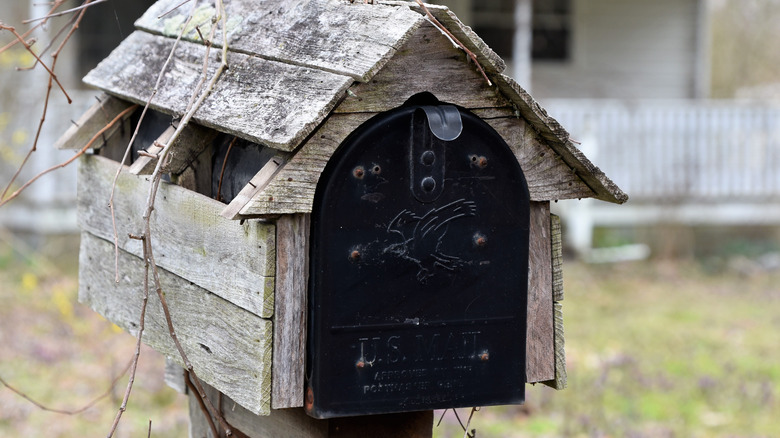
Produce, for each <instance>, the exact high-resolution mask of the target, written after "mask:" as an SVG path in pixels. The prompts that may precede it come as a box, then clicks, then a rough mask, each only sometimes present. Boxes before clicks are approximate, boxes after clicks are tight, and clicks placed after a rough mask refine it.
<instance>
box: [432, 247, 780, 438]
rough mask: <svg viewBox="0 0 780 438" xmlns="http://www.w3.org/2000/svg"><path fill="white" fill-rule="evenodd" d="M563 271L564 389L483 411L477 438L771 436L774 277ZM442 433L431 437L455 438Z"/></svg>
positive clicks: (776, 315) (779, 426)
mask: <svg viewBox="0 0 780 438" xmlns="http://www.w3.org/2000/svg"><path fill="white" fill-rule="evenodd" d="M564 269H565V271H564V272H565V289H566V299H565V300H564V317H565V326H566V353H567V362H568V372H569V387H568V388H567V389H566V390H564V391H560V392H556V391H553V390H550V389H548V388H545V387H541V386H537V387H528V389H527V394H526V398H527V403H526V404H525V405H524V406H519V407H498V408H484V409H482V410H481V411H480V412H479V413H477V414H476V415H475V419H474V420H473V421H472V426H473V427H474V428H476V429H477V432H478V435H477V436H479V437H480V438H483V437H544V436H550V437H558V436H567V437H568V436H570V437H580V436H588V437H589V436H631V437H772V436H780V422H778V421H777V417H776V415H777V412H778V411H779V410H780V401H778V396H780V361H779V360H778V359H780V345H778V337H777V333H778V332H780V273H777V272H775V273H769V272H757V273H754V274H753V275H750V276H744V275H740V274H737V273H735V272H733V271H729V270H724V271H720V272H717V273H708V272H709V271H708V270H705V269H703V268H702V267H700V266H699V265H698V264H696V263H692V262H687V263H671V262H667V263H633V264H621V265H611V266H592V265H591V266H587V265H583V264H579V263H568V264H567V265H565V266H564ZM464 415H466V416H467V415H468V412H466V413H465V414H464V413H463V411H462V412H461V416H464ZM448 423H449V424H448V425H447V426H444V427H443V428H442V429H441V430H439V431H437V432H436V433H437V436H440V437H450V436H463V432H462V430H461V429H460V427H459V426H457V423H455V424H452V421H449V422H448ZM459 430H460V432H458V431H459Z"/></svg>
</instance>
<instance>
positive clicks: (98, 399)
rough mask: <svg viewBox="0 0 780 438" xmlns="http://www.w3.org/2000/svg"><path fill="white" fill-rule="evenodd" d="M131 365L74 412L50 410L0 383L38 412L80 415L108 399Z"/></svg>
mask: <svg viewBox="0 0 780 438" xmlns="http://www.w3.org/2000/svg"><path fill="white" fill-rule="evenodd" d="M131 365H132V362H128V364H127V366H126V367H125V369H124V371H122V372H121V373H120V374H119V375H118V376H116V377H115V378H114V380H112V381H111V385H110V386H109V387H108V389H106V391H105V392H104V393H103V394H101V395H99V396H97V397H95V398H94V399H93V400H92V401H90V402H89V403H87V404H86V405H84V406H82V407H81V408H79V409H74V410H67V409H58V408H50V407H48V406H46V405H44V404H42V403H40V402H37V401H35V400H34V399H32V398H31V397H29V396H28V395H26V394H25V393H23V392H22V391H20V390H18V389H16V388H14V387H13V386H11V385H10V384H9V383H8V382H7V381H6V380H5V379H3V378H2V377H0V383H2V384H3V386H5V387H6V388H8V389H9V390H10V391H11V392H13V393H14V394H16V395H18V396H19V397H21V398H23V399H25V400H27V401H28V402H30V403H32V404H34V405H35V406H36V407H37V408H38V409H40V410H42V411H46V412H53V413H55V414H63V415H78V414H80V413H82V412H84V411H86V410H87V409H89V408H91V407H92V406H95V405H96V404H97V402H99V401H100V400H103V399H104V398H106V397H108V396H109V395H111V392H112V391H113V389H114V387H115V386H116V384H117V382H119V379H121V378H122V376H124V375H125V374H127V370H129V369H130V366H131Z"/></svg>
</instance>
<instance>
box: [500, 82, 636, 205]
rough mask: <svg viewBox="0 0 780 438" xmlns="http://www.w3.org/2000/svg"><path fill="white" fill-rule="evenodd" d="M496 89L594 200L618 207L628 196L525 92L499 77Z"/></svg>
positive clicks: (515, 84)
mask: <svg viewBox="0 0 780 438" xmlns="http://www.w3.org/2000/svg"><path fill="white" fill-rule="evenodd" d="M494 80H495V82H496V86H497V87H498V89H499V90H500V91H501V93H502V94H503V95H504V96H506V98H507V99H508V100H509V101H511V102H512V103H513V104H514V105H515V106H516V107H517V109H518V111H519V112H520V115H522V116H523V118H525V119H526V120H527V121H528V123H529V124H530V125H531V126H532V127H533V128H534V130H536V131H537V132H538V133H539V135H540V136H541V138H542V139H544V140H545V142H546V143H547V144H548V145H549V146H550V148H552V149H553V150H554V151H555V152H556V154H558V155H560V157H561V159H562V160H563V161H564V162H565V163H566V164H567V165H568V166H569V167H570V168H571V169H572V170H573V171H575V172H577V174H578V175H579V177H580V178H581V179H582V181H583V182H584V183H585V184H587V185H588V187H590V188H591V190H593V193H594V197H595V198H597V199H601V200H602V201H607V202H614V203H617V204H622V203H624V202H626V201H627V200H628V195H626V194H625V193H623V191H622V190H620V187H618V186H617V184H615V183H614V182H612V180H610V179H609V178H608V177H607V176H606V175H605V174H604V172H602V171H601V169H599V168H598V167H596V166H595V165H594V164H593V163H591V162H590V160H588V158H587V157H585V155H584V154H583V153H582V152H581V151H580V150H579V149H577V147H576V146H575V145H574V143H572V141H571V139H570V138H569V133H568V132H566V130H565V129H564V128H563V127H562V126H561V125H560V123H558V121H556V120H555V119H553V118H552V117H550V116H548V115H547V112H546V111H545V110H544V108H542V107H541V105H539V104H538V103H537V102H536V101H535V100H534V98H533V97H531V95H530V94H528V92H526V91H525V90H523V88H522V87H521V86H520V85H518V83H517V82H515V80H514V79H512V78H510V77H509V76H506V75H503V74H499V75H496V76H495V77H494Z"/></svg>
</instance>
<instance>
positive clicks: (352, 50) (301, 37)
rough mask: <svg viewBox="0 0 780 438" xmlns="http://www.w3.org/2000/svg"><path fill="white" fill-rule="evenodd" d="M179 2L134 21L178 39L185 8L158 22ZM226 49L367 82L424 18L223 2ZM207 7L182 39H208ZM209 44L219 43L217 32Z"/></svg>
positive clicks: (289, 3)
mask: <svg viewBox="0 0 780 438" xmlns="http://www.w3.org/2000/svg"><path fill="white" fill-rule="evenodd" d="M179 3H180V0H164V1H158V2H157V3H156V4H155V5H154V6H152V7H151V8H150V9H149V10H148V11H147V12H146V13H145V14H144V15H143V17H141V18H140V19H139V20H138V21H137V22H136V26H138V27H139V28H141V29H145V30H147V31H149V32H153V33H158V34H164V35H167V36H169V37H173V38H175V37H176V36H178V34H179V32H180V30H181V28H182V25H183V23H184V22H185V17H186V15H187V14H188V13H189V11H190V9H191V8H190V7H189V5H187V6H184V7H182V8H179V9H178V10H176V11H174V12H172V13H170V14H168V15H166V16H165V17H163V18H162V19H158V18H157V17H159V16H160V15H161V14H163V13H165V12H168V11H169V10H171V9H173V8H174V7H175V6H176V5H178V4H179ZM225 9H226V15H227V19H228V25H227V28H228V46H229V47H230V49H231V50H235V51H237V52H242V53H247V54H250V55H253V56H258V57H261V58H265V59H273V60H278V61H281V62H285V63H288V64H294V65H304V66H308V67H312V68H316V69H321V70H325V71H332V72H336V73H338V74H342V75H347V76H350V77H352V78H354V79H357V80H360V81H368V80H369V79H370V78H371V76H373V74H374V73H376V72H377V71H378V70H379V69H381V68H382V66H383V65H384V63H385V62H387V60H388V59H390V58H391V57H392V56H393V54H394V53H395V49H396V48H397V47H398V46H399V45H400V43H402V42H403V41H404V40H405V39H406V38H408V36H409V34H410V33H411V32H413V31H414V30H415V29H416V27H417V26H419V25H420V24H421V23H422V22H423V17H422V16H421V15H420V14H418V13H415V12H412V11H410V10H409V9H408V8H398V7H391V6H381V5H367V4H364V2H362V1H357V2H354V3H349V2H344V1H338V0H327V1H322V0H321V1H309V0H264V1H262V2H258V1H256V0H232V1H230V2H225ZM214 14H215V10H214V7H213V6H212V5H203V6H201V7H200V8H198V10H197V11H196V13H195V17H194V19H193V22H192V24H191V25H190V26H189V27H188V28H187V32H185V34H184V38H185V39H188V40H190V41H199V40H200V38H199V36H198V33H197V31H196V30H195V26H196V25H197V26H199V27H200V29H201V32H202V33H203V35H208V33H209V31H210V28H211V18H212V17H213V16H214ZM213 42H214V43H215V44H216V45H217V46H221V44H222V32H221V30H220V31H219V32H217V34H216V35H215V37H214V39H213Z"/></svg>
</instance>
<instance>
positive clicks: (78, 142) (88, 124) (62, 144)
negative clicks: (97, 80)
mask: <svg viewBox="0 0 780 438" xmlns="http://www.w3.org/2000/svg"><path fill="white" fill-rule="evenodd" d="M130 105H132V104H131V103H130V102H127V101H124V100H120V99H117V98H115V97H111V96H109V95H107V94H101V95H100V96H98V101H97V102H95V104H94V105H92V106H91V107H90V108H89V109H88V110H87V112H85V113H84V114H83V115H82V116H81V117H80V118H79V119H78V121H76V124H75V125H71V126H70V127H69V128H68V130H67V131H65V133H64V134H62V136H61V137H60V138H59V139H58V140H57V142H56V143H54V147H55V148H57V149H81V148H83V147H84V146H86V144H87V143H88V142H89V140H91V139H92V137H93V136H94V135H95V134H97V133H98V131H100V130H101V129H103V127H105V126H106V125H107V124H108V123H109V122H110V121H111V120H113V119H114V117H116V116H117V115H119V113H121V112H122V111H124V110H125V109H127V107H129V106H130ZM130 116H132V114H128V115H127V116H125V118H124V120H128V119H130ZM120 129H122V124H121V123H117V124H116V125H115V126H114V127H113V128H111V129H109V130H108V131H106V132H105V133H104V134H103V137H104V138H110V137H111V136H112V135H113V134H114V133H116V132H117V131H118V130H120ZM102 144H103V143H102V142H96V143H95V144H94V145H93V149H98V148H100V147H101V146H102Z"/></svg>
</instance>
